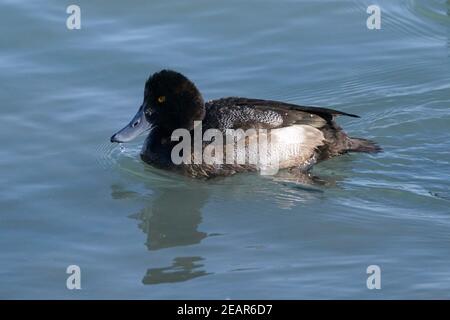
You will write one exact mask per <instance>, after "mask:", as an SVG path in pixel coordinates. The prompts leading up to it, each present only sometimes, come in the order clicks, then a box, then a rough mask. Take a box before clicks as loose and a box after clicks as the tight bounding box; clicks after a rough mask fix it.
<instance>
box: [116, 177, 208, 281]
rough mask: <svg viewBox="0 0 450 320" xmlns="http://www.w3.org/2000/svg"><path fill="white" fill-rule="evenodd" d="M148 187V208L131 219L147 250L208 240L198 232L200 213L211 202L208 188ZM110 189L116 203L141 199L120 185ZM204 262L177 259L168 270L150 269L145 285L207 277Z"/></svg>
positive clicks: (195, 259)
mask: <svg viewBox="0 0 450 320" xmlns="http://www.w3.org/2000/svg"><path fill="white" fill-rule="evenodd" d="M148 187H149V189H150V190H152V192H153V193H152V199H150V200H149V201H148V202H147V203H148V206H147V207H144V208H143V209H142V210H141V211H140V212H138V213H135V214H132V215H131V218H134V219H137V220H138V221H139V223H138V226H139V228H140V229H141V230H142V231H143V232H144V233H145V234H146V235H147V240H146V243H145V244H146V246H147V248H148V250H150V251H155V250H159V249H164V248H171V247H179V246H188V245H194V244H198V243H200V242H201V241H202V240H203V239H204V238H206V237H207V234H206V233H205V232H201V231H199V230H198V226H199V224H200V223H201V221H202V216H201V209H202V207H203V205H204V204H205V202H206V200H207V198H208V194H207V190H206V189H205V188H199V187H198V185H196V186H193V185H180V186H177V185H176V186H173V185H172V186H165V187H162V186H161V187H158V186H155V185H154V184H152V186H148ZM111 188H112V193H111V195H112V197H113V198H114V199H124V198H138V197H141V196H140V194H138V193H136V192H132V191H128V190H125V189H124V188H123V187H121V186H119V185H113V186H112V187H111ZM203 260H204V259H203V258H202V257H200V256H186V257H175V258H174V259H173V261H172V265H170V266H168V267H163V268H150V269H148V270H147V272H146V275H145V276H144V279H143V283H144V284H158V283H168V282H181V281H187V280H190V279H193V278H197V277H201V276H204V275H207V274H208V273H207V272H206V271H205V270H203V267H204V266H203V264H202V263H201V262H202V261H203Z"/></svg>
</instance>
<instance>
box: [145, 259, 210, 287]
mask: <svg viewBox="0 0 450 320" xmlns="http://www.w3.org/2000/svg"><path fill="white" fill-rule="evenodd" d="M202 260H203V258H201V257H179V258H175V259H174V260H173V263H172V265H171V266H170V267H165V268H152V269H148V270H147V274H146V275H145V277H144V279H143V280H142V282H143V283H144V284H158V283H169V282H181V281H187V280H190V279H194V278H197V277H201V276H206V275H208V274H209V273H207V272H206V271H204V270H202V268H203V264H202Z"/></svg>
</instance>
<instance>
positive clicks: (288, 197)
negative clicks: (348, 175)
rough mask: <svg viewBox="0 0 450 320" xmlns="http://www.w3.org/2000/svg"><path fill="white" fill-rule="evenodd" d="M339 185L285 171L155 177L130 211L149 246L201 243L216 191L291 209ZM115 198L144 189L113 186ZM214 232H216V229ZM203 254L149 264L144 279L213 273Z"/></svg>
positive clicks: (175, 279)
mask: <svg viewBox="0 0 450 320" xmlns="http://www.w3.org/2000/svg"><path fill="white" fill-rule="evenodd" d="M330 184H331V185H334V184H335V181H326V183H324V181H323V180H321V179H318V178H317V177H314V176H310V175H308V176H303V175H302V174H299V173H298V172H297V173H296V172H295V171H286V172H280V174H278V175H277V176H275V177H268V178H262V177H258V176H257V175H242V176H241V177H235V178H230V179H224V180H217V181H214V182H207V181H187V182H186V181H185V180H183V181H182V182H180V180H176V179H175V180H171V181H159V180H158V181H152V182H151V183H146V186H145V189H146V190H145V191H144V193H145V194H146V193H148V192H147V190H148V191H150V192H151V199H148V197H147V196H145V197H144V198H145V199H146V203H147V206H145V207H144V208H143V209H142V210H140V211H139V212H137V213H134V214H132V215H130V217H131V218H133V219H136V220H138V226H139V228H140V229H141V230H142V231H143V232H144V233H145V234H146V235H147V240H146V242H145V244H146V246H147V248H148V250H149V251H157V250H160V249H168V248H173V247H180V246H192V245H195V244H199V243H200V242H201V241H202V240H203V239H205V238H206V237H207V236H208V234H207V233H205V232H202V231H200V230H198V228H199V225H200V223H201V222H202V208H203V206H204V205H205V204H206V203H207V201H208V198H209V196H210V194H209V193H210V192H212V191H211V190H212V189H214V190H215V193H217V194H219V195H220V198H223V199H226V200H227V201H235V202H239V201H242V200H243V199H245V200H249V199H253V200H252V201H259V200H258V199H272V203H273V204H275V205H276V206H277V207H279V208H281V209H291V208H293V207H295V204H296V203H302V202H303V203H304V202H311V201H316V200H317V199H320V197H321V196H322V193H323V190H322V189H321V188H322V187H323V186H324V185H330ZM111 195H112V197H113V198H114V199H131V198H135V199H142V197H143V196H142V193H138V192H133V191H129V190H125V188H124V187H122V186H119V185H113V186H112V193H111ZM211 235H212V234H211ZM204 261H205V259H204V257H201V256H196V255H192V254H191V255H187V256H177V257H174V258H173V260H172V262H171V265H170V266H167V267H158V268H150V269H148V270H147V272H146V275H145V276H144V279H143V283H144V284H159V283H169V282H181V281H187V280H190V279H193V278H197V277H202V276H205V275H208V274H211V273H209V272H207V271H206V270H205V266H204Z"/></svg>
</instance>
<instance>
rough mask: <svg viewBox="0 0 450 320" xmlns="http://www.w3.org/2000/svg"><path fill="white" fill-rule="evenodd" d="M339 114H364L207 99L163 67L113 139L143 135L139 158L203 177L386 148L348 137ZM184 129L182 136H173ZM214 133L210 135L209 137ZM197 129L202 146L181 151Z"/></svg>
mask: <svg viewBox="0 0 450 320" xmlns="http://www.w3.org/2000/svg"><path fill="white" fill-rule="evenodd" d="M338 116H347V117H353V118H359V116H357V115H355V114H351V113H346V112H343V111H338V110H334V109H328V108H322V107H312V106H302V105H296V104H292V103H287V102H281V101H275V100H264V99H255V98H244V97H225V98H219V99H215V100H210V101H206V102H205V101H204V100H203V97H202V95H201V93H200V91H199V90H198V89H197V87H196V86H195V84H194V83H193V82H192V81H191V80H189V79H188V78H187V77H186V76H184V75H182V74H181V73H179V72H176V71H173V70H168V69H164V70H161V71H159V72H156V73H154V74H152V75H151V76H150V77H149V78H148V80H147V81H146V83H145V87H144V99H143V102H142V104H141V105H140V107H139V109H138V112H137V113H136V115H135V116H134V117H133V118H132V120H131V121H130V122H129V124H128V125H126V126H125V127H124V128H123V129H121V130H119V131H118V132H117V133H115V134H114V135H113V136H112V137H111V139H110V140H111V142H112V143H126V142H130V141H132V140H134V139H135V138H137V137H139V136H141V135H146V138H145V141H144V144H143V146H142V150H141V153H140V157H141V159H142V161H144V162H145V163H147V164H149V165H151V166H154V167H156V168H159V169H163V170H170V171H175V172H178V173H180V174H183V175H186V176H189V177H192V178H205V179H209V178H214V177H225V176H232V175H234V174H237V173H242V172H258V171H259V172H262V171H265V172H271V170H267V168H273V167H276V171H275V173H276V172H277V170H282V169H294V170H296V171H298V172H304V173H308V172H310V170H311V169H312V167H313V166H314V165H315V164H317V163H319V162H321V161H324V160H327V159H330V158H333V157H336V156H340V155H343V154H347V153H351V152H360V153H377V152H380V151H382V149H381V147H380V146H379V145H378V144H377V143H376V142H374V141H372V140H368V139H363V138H354V137H349V136H348V135H347V133H345V132H344V131H343V129H342V128H341V127H340V126H339V125H338V124H337V123H336V118H337V117H338ZM180 130H181V132H182V133H184V134H181V135H178V136H176V135H175V137H174V134H175V133H176V132H180ZM198 131H199V132H200V134H199V135H198V134H196V132H198ZM211 131H213V134H209V135H208V137H209V139H205V136H206V135H207V132H211ZM230 132H233V134H235V133H236V132H239V133H240V134H236V135H235V136H234V138H235V139H234V140H231V141H232V142H231V143H230V142H229V140H228V139H227V138H228V137H229V136H230ZM186 133H187V135H186ZM196 135H197V136H200V137H203V139H202V140H201V141H200V143H199V144H197V145H195V143H196V142H195V141H194V142H192V141H184V142H185V143H184V146H185V148H181V150H180V143H181V142H180V140H188V139H189V138H190V137H193V136H196ZM180 137H183V138H184V139H180ZM263 138H264V139H263ZM194 140H195V139H194ZM263 140H265V141H269V147H267V146H266V148H261V146H262V145H258V142H260V141H263ZM225 141H226V142H225ZM239 142H240V143H239ZM255 144H256V145H257V147H253V146H254V145H255ZM196 146H197V148H196ZM230 146H231V147H230ZM191 147H192V148H191ZM220 147H222V148H220ZM227 147H230V149H227ZM193 149H194V150H193ZM223 149H225V150H227V151H226V152H224V151H223ZM250 149H251V150H250ZM263 149H264V151H262V150H263ZM207 150H209V152H210V155H212V156H213V158H214V161H204V160H205V158H206V157H203V156H202V155H201V153H202V152H206V151H207ZM219 150H221V151H219ZM255 150H256V151H255ZM196 152H197V153H198V152H200V156H199V157H197V160H198V159H200V161H192V160H193V159H194V158H195V156H197V154H196ZM233 152H234V155H241V158H240V159H241V160H240V161H237V160H238V159H236V157H233V158H230V159H231V160H230V159H229V158H226V155H227V154H230V155H231V154H233ZM246 152H247V153H246ZM255 152H256V153H257V152H260V153H261V154H262V153H264V152H265V154H264V156H266V157H265V158H266V159H267V158H268V157H267V156H268V155H270V156H269V158H271V159H273V158H276V166H274V165H273V163H275V161H272V162H271V161H267V160H266V161H265V162H264V161H261V160H260V158H261V157H260V158H258V157H253V158H252V159H256V161H252V162H250V161H249V160H250V158H251V157H250V155H252V154H253V155H254V153H255ZM243 154H244V155H243ZM174 155H176V157H174ZM242 155H243V156H242ZM179 157H181V159H182V160H183V161H179ZM175 158H177V159H175ZM194 160H195V159H194ZM225 160H227V161H225ZM272 172H273V170H272Z"/></svg>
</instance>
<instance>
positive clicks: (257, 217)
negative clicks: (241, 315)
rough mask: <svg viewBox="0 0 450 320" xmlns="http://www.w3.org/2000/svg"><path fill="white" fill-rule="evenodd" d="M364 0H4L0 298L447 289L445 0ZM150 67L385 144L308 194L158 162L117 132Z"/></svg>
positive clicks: (386, 293)
mask: <svg viewBox="0 0 450 320" xmlns="http://www.w3.org/2000/svg"><path fill="white" fill-rule="evenodd" d="M374 2H375V1H374ZM72 3H75V4H78V5H79V6H80V7H81V30H68V29H67V28H66V18H67V17H68V14H66V8H67V6H68V5H70V4H72ZM371 4H373V2H372V1H370V0H361V1H357V0H354V1H283V2H281V1H276V0H271V1H234V0H231V1H230V0H227V1H209V0H201V1H199V0H193V1H184V0H177V1H152V2H149V1H133V5H131V3H128V2H125V1H117V2H114V3H113V2H112V1H84V0H83V1H78V0H77V1H33V2H30V1H5V0H2V1H0V6H1V10H0V28H1V32H0V102H1V107H0V108H1V109H0V110H1V117H0V136H1V147H0V185H1V194H0V297H1V298H8V299H15V298H38V299H43V298H63V299H72V298H83V299H84V298H149V299H158V298H192V299H196V298H214V299H215V298H231V299H237V298H289V299H296V298H363V299H371V298H375V299H380V298H381V299H383V298H450V210H449V207H450V191H449V186H450V182H449V181H450V163H449V162H450V130H449V126H450V63H449V62H450V50H449V43H450V42H449V36H450V31H449V28H450V20H449V19H450V18H449V14H450V13H449V12H450V2H448V1H446V0H405V1H388V0H383V1H381V0H380V1H376V2H375V4H378V5H380V7H381V10H382V12H381V30H368V29H367V27H366V19H367V18H368V17H369V15H368V14H367V13H366V9H367V7H368V6H369V5H371ZM162 68H172V69H175V70H177V71H180V72H182V73H184V74H185V75H187V76H188V77H190V78H191V79H192V80H193V81H194V82H195V83H196V84H197V85H198V87H199V88H200V90H201V91H202V93H203V95H204V97H205V99H212V98H218V97H222V96H231V95H233V96H247V97H258V98H267V99H274V100H283V101H287V102H292V103H299V104H307V105H308V104H309V105H319V106H325V107H332V108H335V109H339V110H342V111H345V112H350V113H356V114H359V115H360V116H361V117H362V118H361V119H352V118H341V119H339V123H340V124H341V125H342V126H343V127H344V128H345V129H346V131H347V132H349V133H350V134H351V135H352V136H361V137H366V138H370V139H374V140H376V141H377V142H379V143H380V145H382V147H383V148H384V153H381V154H377V155H366V154H353V155H349V156H343V157H340V158H336V159H333V160H330V161H327V162H324V163H321V164H320V165H318V166H317V167H316V168H315V169H314V172H315V174H316V175H319V176H321V177H322V178H323V179H325V180H327V181H329V186H325V187H313V188H312V189H311V188H304V187H301V186H297V185H295V184H291V183H289V182H283V181H279V180H278V181H274V180H273V179H270V178H267V177H261V176H258V175H243V176H236V177H232V178H228V179H222V180H213V181H209V182H204V181H193V180H190V179H187V178H182V177H179V176H174V175H167V174H164V173H161V172H160V171H158V170H156V169H152V168H150V167H148V166H147V165H145V164H143V163H142V162H141V161H140V160H139V157H138V152H139V148H140V144H141V143H142V139H141V140H139V141H137V142H135V143H133V144H130V145H127V146H126V147H125V149H124V150H120V148H119V147H118V146H117V145H111V144H110V143H109V137H110V135H111V134H112V133H113V132H115V131H117V129H119V128H121V127H122V126H123V125H125V124H126V123H127V122H128V121H129V120H130V118H131V116H132V115H133V114H134V113H135V111H136V110H137V107H138V106H139V104H140V103H141V101H142V95H143V86H144V82H145V80H146V78H147V77H148V76H149V74H150V73H152V72H155V71H158V70H160V69H162ZM72 264H75V265H79V266H80V268H81V286H82V289H81V290H72V291H71V290H68V289H67V288H66V278H67V277H68V275H67V274H66V268H67V266H68V265H72ZM369 265H378V266H380V268H381V279H382V280H381V281H382V282H381V285H382V288H381V290H368V289H367V287H366V279H367V277H368V275H367V274H366V268H367V266H369Z"/></svg>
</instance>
